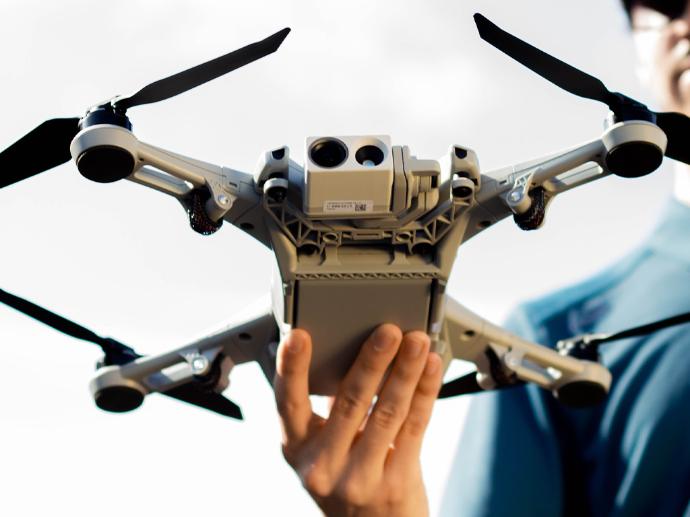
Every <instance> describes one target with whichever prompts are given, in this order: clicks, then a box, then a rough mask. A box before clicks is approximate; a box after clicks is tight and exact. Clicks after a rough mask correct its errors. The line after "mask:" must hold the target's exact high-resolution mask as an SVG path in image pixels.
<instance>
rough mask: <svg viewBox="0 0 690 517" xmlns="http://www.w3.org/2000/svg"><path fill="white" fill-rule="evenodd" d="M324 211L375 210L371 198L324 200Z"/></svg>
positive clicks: (363, 211)
mask: <svg viewBox="0 0 690 517" xmlns="http://www.w3.org/2000/svg"><path fill="white" fill-rule="evenodd" d="M323 211H324V212H328V213H331V214H344V213H347V214H352V213H355V214H357V213H361V214H365V213H368V212H373V211H374V202H373V201H372V200H371V199H367V200H359V201H324V202H323Z"/></svg>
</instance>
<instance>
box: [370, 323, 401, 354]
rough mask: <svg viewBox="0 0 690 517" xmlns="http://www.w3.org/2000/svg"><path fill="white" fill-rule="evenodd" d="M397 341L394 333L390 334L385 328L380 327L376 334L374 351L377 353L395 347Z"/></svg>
mask: <svg viewBox="0 0 690 517" xmlns="http://www.w3.org/2000/svg"><path fill="white" fill-rule="evenodd" d="M396 340H397V336H396V335H395V334H394V333H393V332H389V331H388V330H386V329H385V327H379V328H378V329H376V333H375V334H374V350H376V351H377V352H381V351H383V350H386V349H387V348H388V347H390V346H393V344H394V343H395V342H396Z"/></svg>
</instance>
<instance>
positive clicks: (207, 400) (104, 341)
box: [0, 289, 242, 420]
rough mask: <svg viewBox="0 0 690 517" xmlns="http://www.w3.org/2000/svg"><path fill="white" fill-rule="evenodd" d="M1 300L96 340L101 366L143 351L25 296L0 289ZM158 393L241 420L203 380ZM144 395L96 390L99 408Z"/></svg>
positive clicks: (121, 405)
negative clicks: (46, 307)
mask: <svg viewBox="0 0 690 517" xmlns="http://www.w3.org/2000/svg"><path fill="white" fill-rule="evenodd" d="M0 302H1V303H4V304H6V305H9V306H10V307H12V308H13V309H16V310H18V311H19V312H23V313H24V314H26V315H27V316H31V317H32V318H34V319H36V320H38V321H40V322H41V323H45V324H46V325H48V326H49V327H52V328H54V329H55V330H58V331H60V332H62V333H64V334H67V335H68V336H72V337H74V338H77V339H82V340H84V341H89V342H91V343H95V344H96V345H98V346H100V347H101V350H103V354H104V355H103V361H102V362H101V364H102V365H103V366H110V365H123V364H127V363H131V362H132V361H135V360H136V359H139V358H140V357H143V356H142V355H140V354H138V353H137V352H135V351H134V349H132V348H130V347H128V346H127V345H125V344H123V343H120V342H119V341H116V340H115V339H112V338H109V337H101V336H99V335H98V334H96V333H95V332H93V331H91V330H89V329H87V328H86V327H82V326H81V325H79V324H77V323H74V322H73V321H70V320H68V319H67V318H63V317H62V316H60V315H58V314H55V313H54V312H51V311H49V310H48V309H44V308H43V307H41V306H39V305H36V304H35V303H32V302H30V301H28V300H25V299H24V298H20V297H19V296H16V295H14V294H11V293H8V292H7V291H4V290H2V289H0ZM160 393H161V395H165V396H167V397H172V398H174V399H177V400H181V401H183V402H187V403H189V404H193V405H195V406H200V407H202V408H204V409H208V410H209V411H213V412H215V413H219V414H221V415H223V416H229V417H231V418H236V419H238V420H242V411H241V410H240V407H239V406H238V405H237V404H235V403H234V402H232V401H231V400H229V399H227V398H225V397H224V396H223V395H221V394H220V393H215V392H213V391H211V390H210V389H208V388H207V386H206V385H205V383H204V382H202V381H201V380H197V379H194V380H192V381H189V382H187V383H185V384H182V385H179V386H176V387H174V388H171V389H169V390H167V391H164V392H160ZM143 397H144V396H143V395H142V394H141V393H140V392H138V391H137V390H133V389H130V388H127V387H124V386H122V387H117V386H116V387H111V388H106V389H105V390H103V391H102V392H100V393H97V394H96V404H97V405H98V407H100V408H101V409H104V410H106V411H113V412H123V411H130V410H132V409H135V408H137V407H139V405H141V403H142V402H143Z"/></svg>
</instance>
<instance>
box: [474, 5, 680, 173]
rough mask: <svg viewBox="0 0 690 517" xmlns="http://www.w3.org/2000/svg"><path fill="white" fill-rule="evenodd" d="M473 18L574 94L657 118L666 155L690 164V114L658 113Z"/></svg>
mask: <svg viewBox="0 0 690 517" xmlns="http://www.w3.org/2000/svg"><path fill="white" fill-rule="evenodd" d="M474 21H475V23H476V24H477V29H478V30H479V35H480V36H481V38H482V39H483V40H484V41H486V42H488V43H490V44H491V45H493V46H494V47H496V48H497V49H499V50H500V51H502V52H504V53H505V54H507V55H508V56H510V57H512V58H513V59H515V60H516V61H518V62H519V63H521V64H522V65H524V66H526V67H527V68H529V69H530V70H532V71H533V72H536V73H537V74H539V75H540V76H542V77H543V78H544V79H546V80H548V81H551V82H552V83H553V84H555V85H556V86H560V87H561V88H563V89H564V90H566V91H568V92H570V93H572V94H574V95H578V96H580V97H584V98H587V99H592V100H595V101H599V102H603V103H604V104H606V105H607V106H608V107H609V109H610V110H611V111H612V112H613V113H614V116H615V117H616V120H618V121H622V120H647V121H650V122H654V123H655V124H657V125H658V126H659V127H660V128H661V129H662V130H663V131H664V133H666V136H667V137H668V145H667V148H666V156H668V157H669V158H673V159H674V160H678V161H681V162H685V163H687V164H690V118H688V117H686V116H685V115H683V114H681V113H657V112H654V111H652V110H650V109H649V108H647V107H646V106H645V105H644V104H642V103H640V102H638V101H636V100H635V99H632V98H630V97H628V96H626V95H623V94H622V93H617V92H611V91H610V90H609V89H608V88H606V86H605V85H604V83H603V82H601V81H600V80H599V79H597V78H596V77H593V76H591V75H589V74H587V73H585V72H583V71H581V70H578V69H577V68H575V67H573V66H571V65H569V64H567V63H564V62H563V61H561V60H559V59H556V58H555V57H553V56H551V55H549V54H547V53H546V52H544V51H542V50H539V49H538V48H536V47H533V46H532V45H530V44H529V43H526V42H524V41H522V40H521V39H519V38H516V37H515V36H513V35H512V34H509V33H508V32H506V31H504V30H503V29H501V28H499V27H498V26H497V25H495V24H494V23H492V22H491V21H489V20H488V19H487V18H485V17H484V16H482V15H481V14H479V13H477V14H475V15H474Z"/></svg>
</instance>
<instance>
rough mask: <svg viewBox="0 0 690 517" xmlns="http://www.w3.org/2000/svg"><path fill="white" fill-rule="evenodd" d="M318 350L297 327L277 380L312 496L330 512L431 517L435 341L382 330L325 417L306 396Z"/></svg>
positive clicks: (292, 446) (291, 457) (437, 383)
mask: <svg viewBox="0 0 690 517" xmlns="http://www.w3.org/2000/svg"><path fill="white" fill-rule="evenodd" d="M311 348H312V343H311V338H310V337H309V334H307V333H306V332H304V331H303V330H293V331H292V332H291V333H290V334H289V336H288V337H287V339H286V340H285V341H284V342H283V343H281V345H280V347H279V348H278V363H277V372H276V377H275V382H274V390H275V394H276V402H277V406H278V413H279V416H280V421H281V427H282V431H283V443H282V445H283V455H284V456H285V459H286V460H287V462H288V463H289V464H290V466H292V468H293V469H295V472H297V474H298V476H299V478H300V480H301V481H302V484H303V485H304V487H305V489H306V490H307V492H309V495H311V497H312V498H313V499H314V501H316V503H317V504H318V505H319V507H320V508H321V510H323V512H324V513H325V514H326V515H332V516H340V515H343V516H345V515H347V516H378V515H381V516H384V515H396V516H401V517H404V516H408V515H409V516H415V517H418V516H424V515H428V513H429V510H428V500H427V496H426V490H425V487H424V483H423V481H422V473H421V466H420V460H419V456H420V451H421V447H422V438H423V436H424V432H425V430H426V427H427V424H428V423H429V419H430V417H431V410H432V407H433V405H434V401H435V400H436V396H437V395H438V391H439V389H440V387H441V379H442V374H443V372H442V370H443V369H442V367H441V358H440V357H439V356H438V355H437V354H435V353H429V337H428V336H427V335H426V334H424V333H423V332H410V333H407V334H405V335H404V336H403V334H402V332H401V331H400V329H399V328H398V327H396V326H394V325H389V324H384V325H381V326H380V327H379V328H378V329H376V330H375V331H374V333H373V334H372V335H371V336H370V337H369V338H368V339H367V340H366V342H365V343H364V345H363V346H362V349H361V351H360V353H359V355H358V357H357V358H356V359H355V362H354V364H353V365H352V367H351V368H350V370H349V372H348V373H347V375H346V376H345V378H344V379H343V381H342V383H341V385H340V388H339V391H338V394H337V395H336V396H335V397H334V399H333V400H332V402H331V411H330V414H329V416H328V418H322V417H321V416H319V415H317V414H315V413H314V412H313V411H312V407H311V402H310V400H309V386H308V371H309V361H310V358H311ZM389 367H390V373H388V374H387V371H388V369H389ZM386 374H387V375H386ZM375 396H377V398H376V400H375V399H374V397H375Z"/></svg>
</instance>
